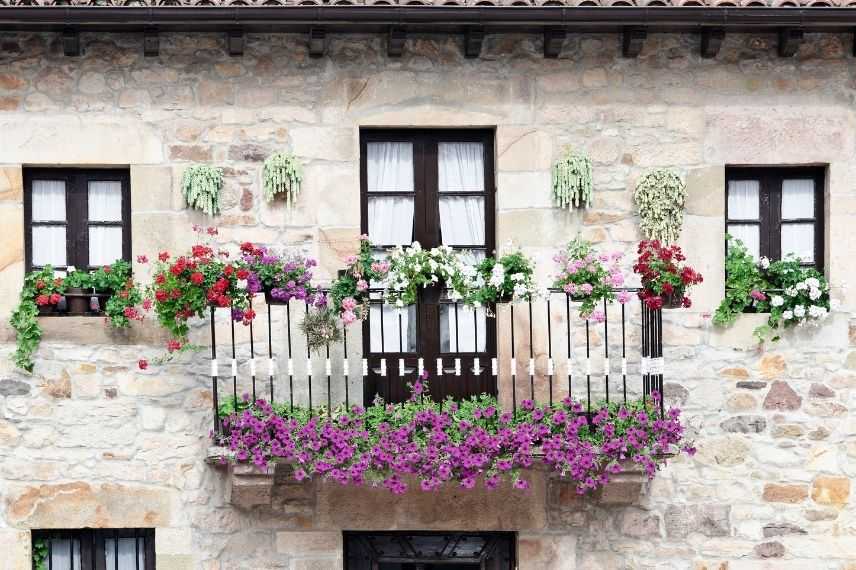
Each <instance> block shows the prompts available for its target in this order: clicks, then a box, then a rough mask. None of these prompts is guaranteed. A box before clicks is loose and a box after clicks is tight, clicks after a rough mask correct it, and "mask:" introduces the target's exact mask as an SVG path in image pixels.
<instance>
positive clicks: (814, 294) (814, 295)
mask: <svg viewBox="0 0 856 570" xmlns="http://www.w3.org/2000/svg"><path fill="white" fill-rule="evenodd" d="M808 298H809V299H811V300H812V301H816V300H818V299H819V298H820V289H816V288H814V287H812V288H811V289H809V292H808Z"/></svg>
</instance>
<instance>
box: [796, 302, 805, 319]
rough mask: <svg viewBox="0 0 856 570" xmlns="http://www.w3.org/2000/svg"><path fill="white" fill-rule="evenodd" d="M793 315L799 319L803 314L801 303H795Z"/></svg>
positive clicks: (803, 308) (803, 309)
mask: <svg viewBox="0 0 856 570" xmlns="http://www.w3.org/2000/svg"><path fill="white" fill-rule="evenodd" d="M794 316H795V317H797V318H798V319H801V318H803V317H804V316H805V307H804V306H802V305H797V306H796V307H794Z"/></svg>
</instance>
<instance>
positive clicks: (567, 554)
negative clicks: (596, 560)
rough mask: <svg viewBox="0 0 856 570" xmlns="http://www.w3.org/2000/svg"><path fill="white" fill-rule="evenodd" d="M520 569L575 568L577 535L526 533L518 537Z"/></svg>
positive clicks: (567, 569) (571, 569) (555, 569)
mask: <svg viewBox="0 0 856 570" xmlns="http://www.w3.org/2000/svg"><path fill="white" fill-rule="evenodd" d="M517 548H518V553H519V554H518V559H519V563H520V570H536V569H537V570H574V568H577V565H576V559H577V554H576V551H577V537H576V536H574V535H570V534H561V535H552V534H526V533H522V534H520V536H519V537H518V539H517Z"/></svg>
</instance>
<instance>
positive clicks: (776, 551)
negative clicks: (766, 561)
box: [755, 542, 785, 558]
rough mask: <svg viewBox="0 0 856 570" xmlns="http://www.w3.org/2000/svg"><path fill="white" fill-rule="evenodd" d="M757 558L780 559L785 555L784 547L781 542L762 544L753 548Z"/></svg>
mask: <svg viewBox="0 0 856 570" xmlns="http://www.w3.org/2000/svg"><path fill="white" fill-rule="evenodd" d="M755 554H756V555H757V556H758V558H781V557H782V556H784V555H785V546H784V545H783V544H782V543H781V542H762V543H761V544H759V545H758V546H756V547H755Z"/></svg>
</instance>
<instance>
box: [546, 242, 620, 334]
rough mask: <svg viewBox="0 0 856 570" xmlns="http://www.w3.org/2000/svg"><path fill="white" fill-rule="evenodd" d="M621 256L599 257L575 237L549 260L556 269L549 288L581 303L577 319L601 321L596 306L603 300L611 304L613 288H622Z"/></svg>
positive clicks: (600, 315)
mask: <svg viewBox="0 0 856 570" xmlns="http://www.w3.org/2000/svg"><path fill="white" fill-rule="evenodd" d="M622 257H623V254H622V253H621V252H619V251H615V252H612V253H610V254H599V253H598V252H597V251H596V250H595V249H594V247H593V246H592V244H591V242H589V241H586V240H584V239H582V237H580V236H577V237H576V238H575V239H573V240H572V241H570V242H569V243H568V245H567V246H565V249H564V251H562V252H561V253H559V254H558V255H556V256H555V257H553V260H554V261H555V262H556V263H557V264H558V266H559V273H558V275H557V276H556V280H555V281H554V282H553V287H555V288H557V289H561V290H563V291H564V292H565V293H566V294H567V295H568V296H570V298H571V300H572V301H576V302H579V303H581V306H580V316H582V317H583V318H584V319H587V318H589V317H592V318H593V319H594V320H598V321H599V320H602V317H603V315H602V312H603V311H601V310H600V309H599V308H598V305H599V304H600V303H602V302H603V301H604V300H606V301H607V302H612V301H614V300H615V298H616V293H615V288H616V287H621V286H622V285H624V274H623V273H622V272H621V267H620V265H619V264H620V261H621V258H622ZM624 297H625V296H624V295H622V297H621V299H620V300H621V301H622V302H625V301H626V299H625V298H624Z"/></svg>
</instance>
